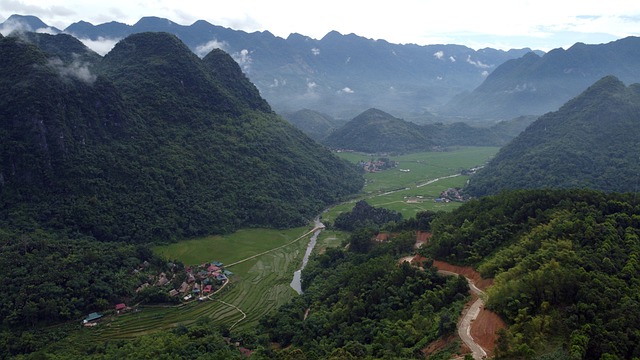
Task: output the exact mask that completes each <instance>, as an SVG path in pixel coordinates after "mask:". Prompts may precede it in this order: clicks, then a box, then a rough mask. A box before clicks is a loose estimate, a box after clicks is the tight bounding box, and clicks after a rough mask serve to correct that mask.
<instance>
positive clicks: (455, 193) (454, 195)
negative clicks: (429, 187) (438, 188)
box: [436, 188, 464, 202]
mask: <svg viewBox="0 0 640 360" xmlns="http://www.w3.org/2000/svg"><path fill="white" fill-rule="evenodd" d="M450 201H464V197H463V196H462V194H461V193H460V189H456V188H448V189H447V190H445V191H443V192H441V193H440V197H439V198H436V202H450Z"/></svg>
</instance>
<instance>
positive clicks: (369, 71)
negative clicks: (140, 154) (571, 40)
mask: <svg viewBox="0 0 640 360" xmlns="http://www.w3.org/2000/svg"><path fill="white" fill-rule="evenodd" d="M13 28H15V29H22V30H32V31H39V29H49V30H48V32H55V31H59V30H57V29H50V28H49V27H48V26H47V25H46V24H44V23H42V22H41V21H39V20H38V19H37V18H35V17H25V16H18V15H13V16H11V17H10V18H9V19H7V21H5V22H4V23H3V24H0V31H2V32H3V33H5V34H6V33H7V31H8V30H9V29H13ZM63 31H64V32H65V33H69V34H72V35H74V36H75V37H77V38H78V39H80V40H81V41H83V42H84V43H85V45H87V46H89V47H91V48H92V49H94V50H95V51H97V52H99V53H101V54H103V55H104V54H105V53H106V52H108V51H109V50H110V49H111V47H113V45H114V44H115V43H116V42H117V41H118V40H120V39H122V38H124V37H125V36H127V35H129V34H132V33H138V32H144V31H161V32H169V33H173V34H175V35H176V36H178V38H180V39H181V40H182V41H183V42H184V43H185V44H186V45H187V46H188V47H189V48H190V49H191V50H192V51H193V52H195V53H196V54H197V55H198V56H200V57H203V56H204V55H206V54H207V53H208V52H209V51H211V50H212V49H215V48H220V49H222V50H224V51H226V52H227V53H229V54H230V55H231V56H232V57H233V58H234V59H235V60H236V62H238V64H239V65H240V66H241V68H242V70H243V72H245V74H246V75H247V76H248V77H249V79H250V80H251V81H252V82H253V83H254V84H255V85H256V87H257V88H258V89H259V91H260V93H261V95H262V96H263V97H264V98H265V99H266V100H267V101H268V102H269V104H270V105H271V106H272V107H273V108H274V110H276V111H277V112H292V111H297V110H300V109H302V108H308V109H312V110H316V111H320V112H323V113H326V114H328V115H330V116H333V117H335V118H339V119H350V118H352V117H354V116H356V115H357V114H359V113H361V112H362V111H364V110H366V109H368V108H372V107H376V108H379V109H383V110H385V111H388V112H392V113H394V114H397V115H398V116H402V117H403V118H405V119H407V120H416V121H420V120H422V119H423V117H424V114H425V112H427V111H430V110H433V109H436V108H437V107H439V106H441V105H442V104H444V103H446V102H447V101H449V100H450V99H451V98H452V97H453V96H455V95H456V94H459V93H461V92H463V91H471V90H473V89H474V88H476V87H477V86H479V85H480V84H481V83H482V82H483V80H484V79H485V78H486V77H487V76H488V75H489V74H490V73H491V72H492V71H493V70H494V69H495V68H496V67H497V66H499V65H500V64H502V63H504V62H505V61H507V60H510V59H515V58H519V57H521V56H523V55H525V54H527V53H529V52H530V51H531V50H530V49H528V48H525V49H517V50H509V51H503V50H496V49H491V48H486V49H480V50H474V49H471V48H469V47H466V46H461V45H428V46H418V45H412V44H407V45H399V44H392V43H389V42H387V41H384V40H372V39H367V38H363V37H360V36H357V35H355V34H346V35H345V34H340V33H338V32H335V31H332V32H329V33H328V34H326V36H324V37H323V38H322V39H320V40H316V39H312V38H310V37H307V36H304V35H301V34H291V35H290V36H289V37H287V38H286V39H283V38H280V37H276V36H274V35H273V34H271V33H269V32H268V31H264V32H254V33H247V32H244V31H236V30H232V29H229V28H225V27H221V26H216V25H213V24H210V23H208V22H206V21H202V20H200V21H196V22H195V23H193V24H191V25H189V26H183V25H179V24H176V23H174V22H172V21H170V20H167V19H162V18H157V17H145V18H142V19H140V21H138V22H137V23H136V24H134V25H126V24H123V23H118V22H109V23H105V24H98V25H93V24H91V23H88V22H84V21H79V22H76V23H74V24H71V25H70V26H68V27H67V28H65V29H64V30H63ZM537 53H538V54H542V52H539V51H538V52H537Z"/></svg>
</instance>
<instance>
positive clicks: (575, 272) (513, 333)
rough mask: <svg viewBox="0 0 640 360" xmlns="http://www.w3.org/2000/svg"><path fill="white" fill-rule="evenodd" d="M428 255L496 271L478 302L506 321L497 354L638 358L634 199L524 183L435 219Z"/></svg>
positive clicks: (639, 265)
mask: <svg viewBox="0 0 640 360" xmlns="http://www.w3.org/2000/svg"><path fill="white" fill-rule="evenodd" d="M432 226H433V237H432V239H431V242H432V246H431V247H430V248H429V250H425V252H426V253H427V254H428V255H433V256H435V257H436V258H441V259H446V260H449V261H452V262H458V263H463V264H470V265H473V266H475V267H477V268H478V269H479V270H480V272H481V273H482V275H483V276H486V277H495V284H494V285H493V287H492V288H491V289H490V290H489V293H488V295H489V300H488V303H487V306H488V307H489V308H491V309H493V310H494V311H496V312H497V313H498V314H500V315H501V316H502V317H503V318H504V319H506V320H507V321H508V323H509V329H508V330H507V332H506V333H505V334H504V336H503V337H502V339H501V343H500V344H499V346H498V349H497V350H496V351H497V354H498V355H500V357H501V358H507V359H510V358H531V357H532V356H533V355H534V354H535V353H540V352H544V351H545V350H547V349H548V348H549V347H553V346H557V344H558V343H559V344H562V345H561V346H562V347H563V348H564V349H566V357H567V358H571V359H632V358H638V357H640V345H639V344H640V317H639V316H640V296H639V294H640V262H639V256H640V199H639V198H638V197H637V196H636V194H635V193H627V194H617V193H613V194H606V193H602V192H596V191H590V190H555V191H551V190H529V191H524V190H523V191H512V192H505V193H501V194H499V195H496V196H489V197H484V198H482V199H479V200H474V201H470V202H468V203H467V204H465V205H463V206H461V207H460V208H459V209H456V210H454V211H453V212H451V213H449V214H445V215H443V216H441V217H439V218H438V219H436V220H435V221H434V222H433V224H432Z"/></svg>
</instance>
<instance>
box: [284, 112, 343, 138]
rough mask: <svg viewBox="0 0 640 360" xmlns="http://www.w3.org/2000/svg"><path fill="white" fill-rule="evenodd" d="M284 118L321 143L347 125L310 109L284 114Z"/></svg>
mask: <svg viewBox="0 0 640 360" xmlns="http://www.w3.org/2000/svg"><path fill="white" fill-rule="evenodd" d="M282 117H284V118H285V119H286V120H287V121H289V122H290V123H291V124H293V125H294V126H295V127H297V128H298V129H300V130H302V132H303V133H305V134H307V135H308V136H309V137H310V138H312V139H314V140H316V141H319V142H321V141H322V140H324V139H325V138H326V137H327V136H329V134H331V133H332V132H333V131H335V130H336V129H338V128H340V127H341V126H343V125H344V124H345V123H346V122H344V121H339V120H336V119H334V118H332V117H331V116H329V115H327V114H323V113H320V112H318V111H314V110H309V109H302V110H298V111H295V112H293V113H284V114H282Z"/></svg>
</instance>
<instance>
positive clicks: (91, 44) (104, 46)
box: [78, 36, 120, 56]
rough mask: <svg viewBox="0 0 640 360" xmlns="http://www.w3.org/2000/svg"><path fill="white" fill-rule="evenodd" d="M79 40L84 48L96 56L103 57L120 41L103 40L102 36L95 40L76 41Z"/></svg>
mask: <svg viewBox="0 0 640 360" xmlns="http://www.w3.org/2000/svg"><path fill="white" fill-rule="evenodd" d="M78 40H80V41H81V42H82V43H83V44H84V46H86V47H88V48H89V49H91V50H93V51H95V52H97V53H98V54H100V55H102V56H104V55H106V54H107V53H108V52H109V51H111V49H113V47H114V46H116V44H117V43H118V41H120V39H105V38H103V37H102V36H100V37H98V39H97V40H91V39H78Z"/></svg>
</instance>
